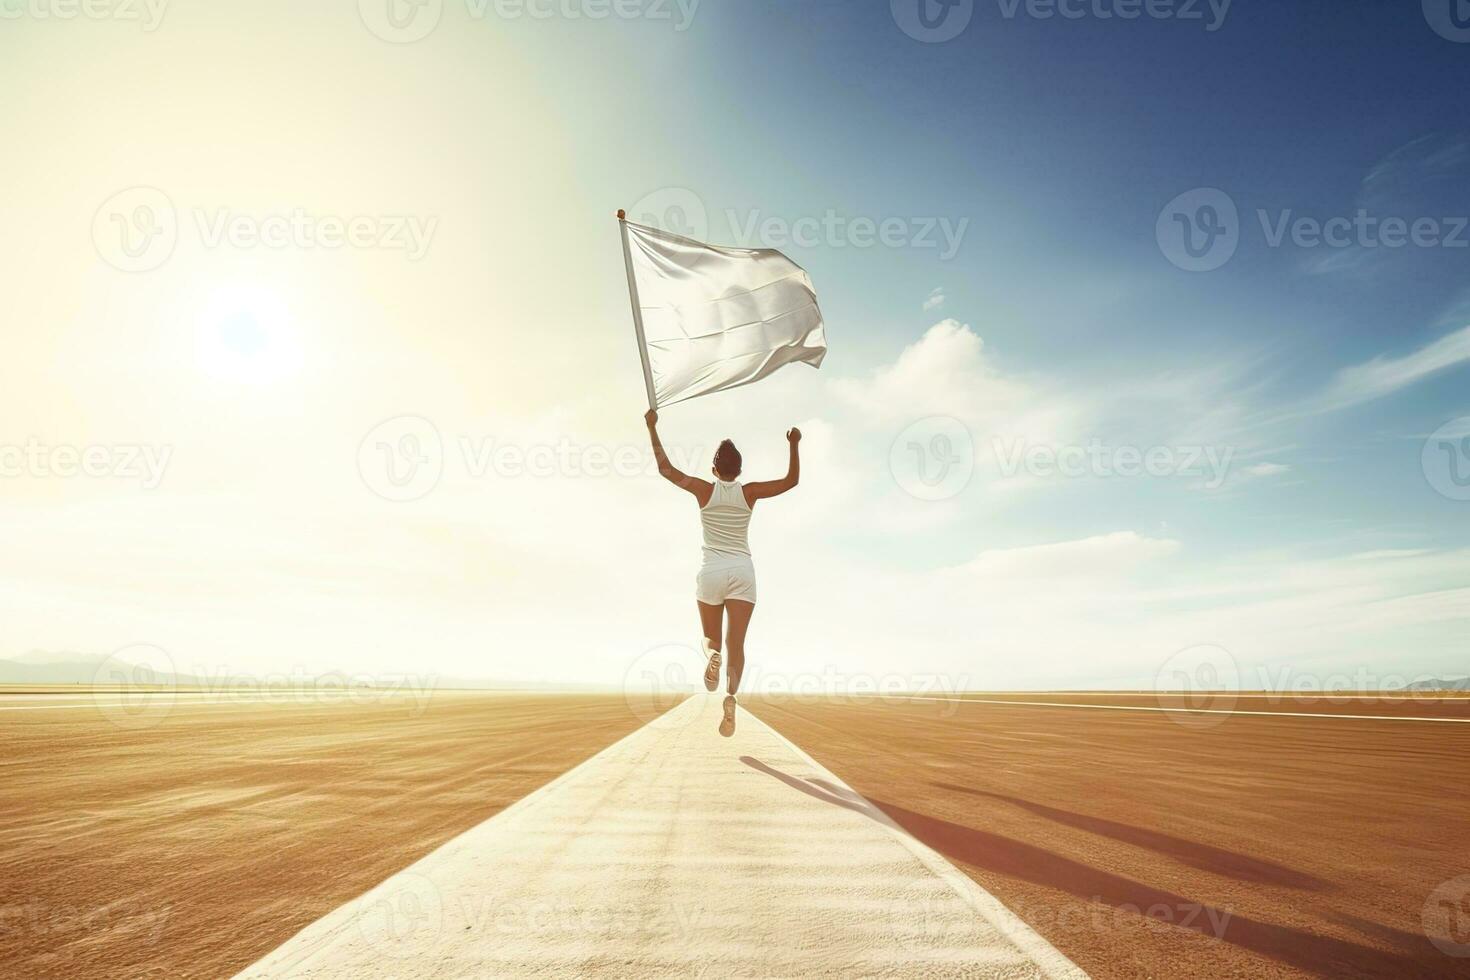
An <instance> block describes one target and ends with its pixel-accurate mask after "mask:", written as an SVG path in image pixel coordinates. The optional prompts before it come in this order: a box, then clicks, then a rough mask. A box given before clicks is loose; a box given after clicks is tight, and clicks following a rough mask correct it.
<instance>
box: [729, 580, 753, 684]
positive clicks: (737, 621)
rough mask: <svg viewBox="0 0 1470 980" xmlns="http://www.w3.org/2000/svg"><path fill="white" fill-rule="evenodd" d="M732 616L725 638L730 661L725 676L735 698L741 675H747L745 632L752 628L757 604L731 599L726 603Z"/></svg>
mask: <svg viewBox="0 0 1470 980" xmlns="http://www.w3.org/2000/svg"><path fill="white" fill-rule="evenodd" d="M725 609H726V611H728V612H729V614H730V628H729V632H728V635H727V636H726V637H725V646H726V648H727V650H726V652H727V654H728V656H729V661H728V663H727V666H726V667H725V676H726V677H727V678H728V679H729V687H728V688H727V690H728V693H729V694H730V695H731V696H734V694H735V692H736V691H738V690H740V675H741V674H743V673H745V632H746V630H748V629H749V628H750V617H751V616H752V615H754V613H755V603H753V602H746V601H745V600H744V599H731V600H730V601H729V602H727V603H725Z"/></svg>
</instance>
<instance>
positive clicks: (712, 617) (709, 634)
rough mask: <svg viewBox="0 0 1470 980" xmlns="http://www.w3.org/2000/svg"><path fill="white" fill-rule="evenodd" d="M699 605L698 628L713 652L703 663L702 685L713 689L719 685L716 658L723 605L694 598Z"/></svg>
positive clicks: (718, 649) (717, 661)
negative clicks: (711, 673) (711, 677)
mask: <svg viewBox="0 0 1470 980" xmlns="http://www.w3.org/2000/svg"><path fill="white" fill-rule="evenodd" d="M694 604H695V605H697V606H698V607H699V628H700V630H701V631H703V633H704V643H705V646H706V647H707V648H708V649H709V650H710V651H712V652H713V654H714V655H713V656H711V657H710V660H709V662H708V663H706V664H705V678H704V686H705V687H706V688H708V689H709V690H711V691H713V690H714V689H715V688H717V687H719V686H720V662H719V660H718V659H716V658H717V657H718V656H719V654H720V647H721V645H722V644H721V643H720V633H721V627H722V625H723V623H722V620H723V619H724V615H725V607H724V606H711V605H710V604H709V603H707V602H700V601H699V600H697V599H696V600H695V602H694ZM711 671H713V672H714V675H715V676H714V680H713V681H711V680H710V677H709V675H710V672H711Z"/></svg>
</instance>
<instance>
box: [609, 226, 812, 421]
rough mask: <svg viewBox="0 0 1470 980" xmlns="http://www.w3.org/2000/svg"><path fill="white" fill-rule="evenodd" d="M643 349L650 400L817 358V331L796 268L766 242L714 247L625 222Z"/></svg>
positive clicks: (731, 383)
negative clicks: (764, 244) (758, 245)
mask: <svg viewBox="0 0 1470 980" xmlns="http://www.w3.org/2000/svg"><path fill="white" fill-rule="evenodd" d="M624 233H625V235H626V236H627V237H626V239H625V241H626V243H627V245H628V252H627V258H628V274H629V276H631V277H633V281H634V282H635V283H636V285H637V294H638V306H639V310H640V312H641V314H642V323H643V351H642V353H643V356H644V358H645V361H644V364H645V370H646V371H647V372H648V374H649V376H650V378H651V381H652V385H651V387H652V389H653V399H654V404H655V406H656V407H660V408H661V407H663V406H664V405H672V404H673V403H675V402H680V401H684V400H685V399H687V398H694V397H696V396H697V395H707V394H709V393H710V392H712V391H723V390H724V389H726V388H734V387H737V386H739V385H744V384H750V383H751V382H752V381H759V380H760V379H761V378H764V377H765V376H766V375H768V374H770V373H772V372H773V371H775V370H776V369H777V368H779V367H781V366H782V365H784V364H792V363H795V362H797V361H804V362H805V363H807V364H810V365H811V366H812V367H817V366H819V365H820V364H821V363H822V357H823V356H824V355H826V353H827V339H826V337H824V336H823V334H822V311H821V310H820V309H818V308H817V294H816V292H815V291H813V289H812V281H811V280H810V279H809V278H807V274H806V272H805V271H804V270H803V269H802V268H801V266H799V265H797V264H796V263H795V262H792V261H791V260H790V259H788V258H787V257H786V256H784V255H782V254H781V253H780V252H778V251H776V250H775V249H771V248H720V247H719V246H717V245H705V244H703V243H702V242H696V241H693V240H692V239H688V238H681V237H680V236H678V235H671V234H669V233H667V232H664V231H660V230H658V229H657V228H650V227H648V226H646V225H639V224H634V223H633V222H631V221H629V222H625V224H624Z"/></svg>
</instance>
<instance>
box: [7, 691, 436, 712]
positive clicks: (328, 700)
mask: <svg viewBox="0 0 1470 980" xmlns="http://www.w3.org/2000/svg"><path fill="white" fill-rule="evenodd" d="M411 693H413V692H410V691H399V692H395V693H392V694H390V693H388V692H381V693H378V694H374V695H372V696H371V697H368V698H366V699H365V700H364V698H363V697H362V696H352V695H333V696H331V697H315V698H311V699H309V700H305V701H302V700H297V699H293V698H290V697H274V698H245V697H229V698H217V699H213V700H208V701H203V700H198V699H197V698H189V699H188V700H186V701H175V702H174V703H173V705H172V706H170V709H169V710H170V711H172V710H173V709H174V708H182V707H190V708H192V707H194V706H195V705H204V704H288V705H296V706H298V707H307V706H311V705H318V704H362V703H372V702H374V701H382V700H386V699H388V698H393V697H406V696H408V695H409V694H411ZM157 697H158V698H159V699H160V700H162V699H163V698H176V697H177V695H173V694H162V693H159V694H158V695H157ZM145 699H151V696H149V695H143V694H138V695H135V696H134V700H132V701H108V702H104V701H94V700H87V701H83V702H82V703H80V704H0V711H71V710H75V709H77V708H136V707H139V705H140V704H141V703H143V702H144V701H145Z"/></svg>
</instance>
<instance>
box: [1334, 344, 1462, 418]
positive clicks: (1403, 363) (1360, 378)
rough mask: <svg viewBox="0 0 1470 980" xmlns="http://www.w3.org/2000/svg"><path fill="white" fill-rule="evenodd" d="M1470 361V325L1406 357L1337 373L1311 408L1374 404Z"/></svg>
mask: <svg viewBox="0 0 1470 980" xmlns="http://www.w3.org/2000/svg"><path fill="white" fill-rule="evenodd" d="M1466 361H1470V326H1466V327H1461V328H1460V329H1459V330H1456V331H1454V332H1453V333H1449V334H1446V335H1445V336H1443V337H1440V338H1439V339H1438V340H1435V341H1433V342H1431V343H1429V344H1426V345H1425V346H1423V347H1421V348H1419V349H1418V350H1416V351H1413V352H1412V353H1409V354H1405V355H1403V356H1402V357H1386V356H1381V355H1380V356H1379V357H1375V358H1373V359H1372V360H1371V361H1366V362H1364V363H1362V364H1355V365H1352V366H1351V367H1346V368H1343V369H1342V370H1340V371H1338V372H1337V375H1336V376H1335V377H1334V378H1333V379H1332V382H1331V384H1329V385H1328V386H1327V388H1326V390H1324V391H1323V392H1322V393H1321V395H1319V396H1318V397H1317V398H1316V399H1315V400H1314V401H1313V402H1312V403H1311V405H1310V407H1309V410H1310V411H1312V412H1331V411H1336V410H1338V409H1342V408H1350V407H1352V406H1354V405H1360V404H1362V403H1363V402H1368V401H1373V400H1374V399H1377V398H1382V397H1384V396H1386V395H1391V394H1393V393H1394V392H1396V391H1399V390H1401V389H1403V388H1407V387H1408V386H1409V385H1412V384H1414V383H1415V382H1418V381H1422V380H1423V379H1425V378H1427V377H1429V376H1430V375H1432V374H1437V373H1438V372H1440V371H1445V370H1448V369H1450V368H1452V367H1456V366H1458V365H1460V364H1464V363H1465V362H1466Z"/></svg>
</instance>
